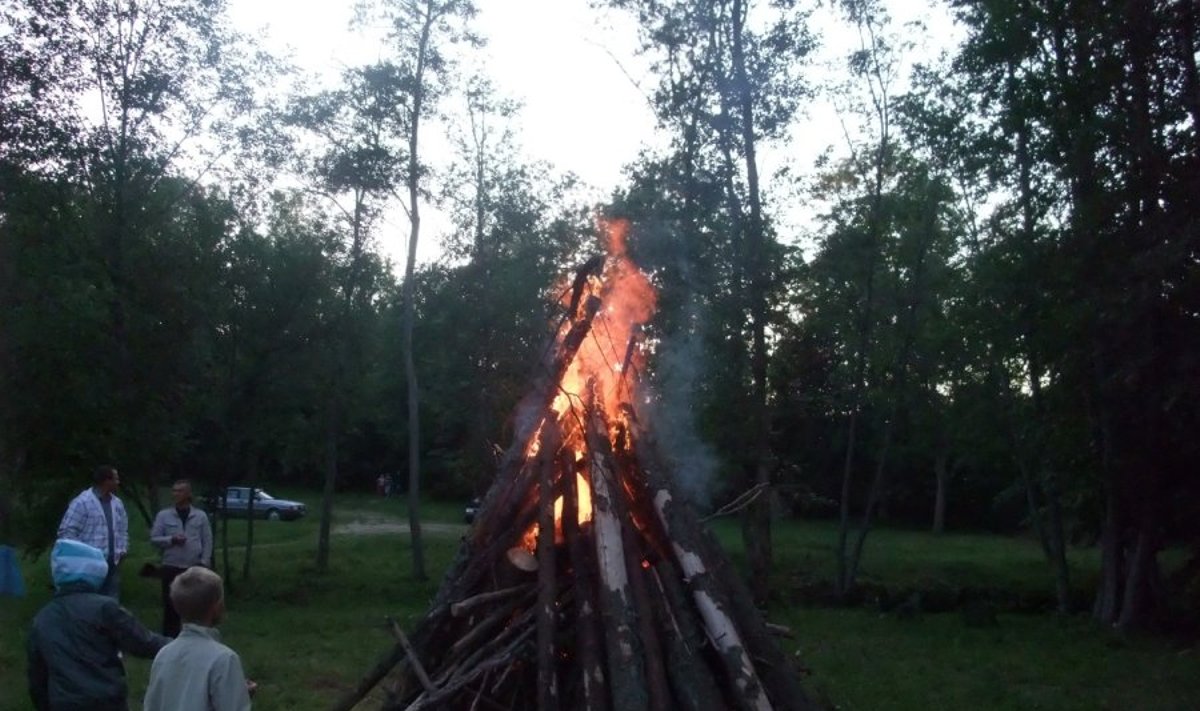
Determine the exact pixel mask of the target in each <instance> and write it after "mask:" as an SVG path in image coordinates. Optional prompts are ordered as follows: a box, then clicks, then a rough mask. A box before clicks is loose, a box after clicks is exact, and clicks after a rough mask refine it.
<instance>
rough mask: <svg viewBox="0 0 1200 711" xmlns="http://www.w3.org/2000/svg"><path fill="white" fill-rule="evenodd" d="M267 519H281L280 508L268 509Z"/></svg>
mask: <svg viewBox="0 0 1200 711" xmlns="http://www.w3.org/2000/svg"><path fill="white" fill-rule="evenodd" d="M267 520H268V521H278V520H279V510H278V509H271V510H270V511H268V512H267Z"/></svg>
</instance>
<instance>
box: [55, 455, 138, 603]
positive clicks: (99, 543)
mask: <svg viewBox="0 0 1200 711" xmlns="http://www.w3.org/2000/svg"><path fill="white" fill-rule="evenodd" d="M120 485H121V476H120V474H118V473H117V470H116V469H115V468H114V467H110V466H100V467H96V469H95V471H93V472H92V486H91V487H90V488H87V489H84V490H83V491H81V492H79V495H78V496H76V497H75V498H74V499H72V500H71V503H70V505H69V506H67V512H66V513H65V514H63V517H62V522H60V523H59V524H58V538H59V539H60V540H63V539H65V540H69V541H79V542H80V543H86V544H88V545H89V546H92V547H93V548H99V549H100V550H101V551H103V552H104V559H105V561H107V562H108V577H106V578H105V579H104V584H103V585H101V586H100V590H99V591H98V592H99V593H100V594H101V595H108V596H109V597H112V598H120V596H121V578H120V575H119V567H120V565H121V560H122V559H123V558H125V556H126V555H127V554H128V553H129V517H128V516H126V515H125V505H124V504H122V503H121V500H120V499H119V498H117V494H116V491H117V487H119V486H120Z"/></svg>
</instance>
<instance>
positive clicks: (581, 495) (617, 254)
mask: <svg viewBox="0 0 1200 711" xmlns="http://www.w3.org/2000/svg"><path fill="white" fill-rule="evenodd" d="M599 227H600V229H601V231H602V232H603V234H604V243H605V247H606V251H607V253H608V254H607V258H606V259H605V261H604V267H603V270H602V271H601V273H599V274H592V275H590V276H589V277H588V278H587V281H586V282H585V284H584V291H583V294H581V295H580V297H581V299H580V301H581V302H582V301H583V300H585V299H587V298H588V297H591V296H595V297H598V298H599V299H600V309H599V311H597V313H596V316H595V318H594V319H593V321H592V326H591V332H590V334H589V335H588V337H587V338H585V339H584V341H583V343H582V344H581V345H580V347H579V350H578V351H577V353H576V355H575V359H574V360H573V361H572V362H571V363H570V365H569V367H568V368H567V371H566V374H565V375H564V376H563V379H562V382H561V383H559V386H560V387H559V393H558V394H557V396H556V397H555V399H554V403H553V405H552V407H553V409H554V412H555V413H556V414H557V416H558V417H559V418H561V419H562V421H563V422H564V423H565V422H566V418H567V417H572V415H570V414H568V413H570V411H571V409H572V408H573V407H576V408H577V407H578V406H579V404H580V401H581V399H582V398H581V396H582V395H583V389H584V387H585V386H586V385H587V383H588V382H594V383H595V400H594V402H595V405H596V407H597V408H600V409H601V411H602V412H603V413H604V414H605V416H606V417H607V418H608V420H609V421H610V422H617V421H619V420H620V419H621V418H622V416H623V414H622V411H621V405H622V404H628V403H630V402H631V401H632V400H633V395H634V392H635V389H636V385H637V382H636V379H637V374H638V373H639V372H641V370H642V369H643V366H644V365H645V360H646V351H645V345H644V344H643V343H642V342H641V341H639V340H638V336H639V329H640V328H641V326H642V324H645V323H646V322H648V321H649V320H650V318H651V317H652V316H653V315H654V312H655V310H656V308H657V300H658V297H657V294H656V292H655V290H654V287H653V285H652V284H651V283H650V279H649V277H647V276H646V274H645V273H643V272H642V271H641V270H640V269H638V267H637V265H635V264H634V263H633V261H632V260H630V259H629V256H628V254H627V251H626V247H627V238H628V235H629V223H628V221H626V220H620V219H615V220H607V219H601V220H600V221H599ZM570 285H571V281H570V278H569V277H568V278H567V281H566V282H565V283H564V286H566V287H568V288H563V289H562V293H563V297H562V303H563V306H564V307H569V306H570V304H571V297H572V296H573V293H572V289H571V288H569V287H570ZM571 326H572V324H571V323H569V322H568V323H564V324H563V326H562V330H561V331H560V332H559V338H560V339H561V338H562V337H563V336H565V335H566V333H567V332H568V331H569V330H570V328H571ZM563 431H564V432H571V434H569V435H568V439H567V441H566V442H565V446H567V447H568V448H570V449H571V450H572V451H574V453H575V459H576V461H579V460H581V459H583V458H584V456H585V451H586V446H585V444H584V442H583V438H582V434H581V433H580V432H579V429H578V427H566V426H564V427H563ZM537 439H538V438H537V437H536V436H535V437H534V438H533V439H532V441H531V443H530V446H529V448H528V449H529V451H528V452H527V454H528V455H530V456H532V455H534V454H536V452H537V447H538V445H537ZM575 476H576V490H577V491H578V521H579V523H580V524H583V523H586V522H588V521H591V520H592V490H591V486H590V485H589V484H588V481H587V479H586V478H584V477H583V476H582V475H580V474H578V473H577V474H576V475H575ZM562 512H563V500H562V497H561V496H560V497H558V499H557V500H556V501H555V502H554V521H555V539H556V540H557V541H561V540H562ZM537 534H538V526H537V524H536V523H535V524H533V525H532V526H531V527H530V529H529V530H528V531H526V533H525V535H524V537H523V538H522V545H523V546H524V547H525V548H526V549H528V550H531V551H532V550H534V549H535V548H536V547H537Z"/></svg>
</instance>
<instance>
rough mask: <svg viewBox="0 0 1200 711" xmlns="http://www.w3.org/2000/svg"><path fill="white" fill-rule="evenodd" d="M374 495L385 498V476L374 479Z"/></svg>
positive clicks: (381, 475)
mask: <svg viewBox="0 0 1200 711" xmlns="http://www.w3.org/2000/svg"><path fill="white" fill-rule="evenodd" d="M375 494H376V495H378V496H387V475H386V474H380V475H379V477H378V478H376V479H375Z"/></svg>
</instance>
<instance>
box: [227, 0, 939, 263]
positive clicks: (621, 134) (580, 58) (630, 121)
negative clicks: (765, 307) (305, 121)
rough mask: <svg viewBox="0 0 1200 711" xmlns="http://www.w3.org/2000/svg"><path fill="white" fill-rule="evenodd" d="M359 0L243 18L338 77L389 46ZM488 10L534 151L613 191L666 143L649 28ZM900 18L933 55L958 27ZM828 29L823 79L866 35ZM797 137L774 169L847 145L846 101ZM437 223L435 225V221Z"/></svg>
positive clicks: (804, 124)
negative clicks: (656, 111) (364, 21)
mask: <svg viewBox="0 0 1200 711" xmlns="http://www.w3.org/2000/svg"><path fill="white" fill-rule="evenodd" d="M353 4H354V1H353V0H341V1H337V0H334V1H330V0H320V1H318V0H230V11H231V15H232V18H233V21H234V22H235V24H236V25H237V26H238V27H239V28H240V29H242V30H243V31H245V32H248V33H251V34H252V35H255V36H258V37H259V38H260V40H261V41H262V42H263V43H264V44H265V46H266V47H267V48H268V49H270V50H271V51H273V52H276V53H281V54H282V53H284V52H286V51H290V52H291V53H292V55H293V60H294V61H295V62H296V63H297V64H298V65H299V66H300V67H301V68H302V69H303V70H305V71H308V72H311V73H314V74H318V75H323V76H325V77H328V78H329V80H330V81H332V80H334V79H335V78H336V76H337V74H338V73H339V72H340V71H341V69H342V68H344V67H348V66H355V65H357V64H362V63H364V62H370V61H375V60H377V59H379V58H380V57H381V56H382V49H383V48H382V47H381V45H380V43H379V42H378V41H377V40H372V39H366V38H364V37H363V36H362V34H360V33H357V32H355V31H352V30H351V29H350V21H351V15H352V12H353ZM476 5H477V7H478V8H479V15H478V17H477V18H476V20H475V22H474V24H473V27H474V28H475V30H476V31H477V32H478V33H479V34H480V35H482V36H483V37H484V38H485V39H486V41H487V46H486V47H485V48H484V49H483V50H482V57H483V63H482V68H483V71H484V72H485V73H486V74H487V75H488V76H489V77H490V78H491V79H492V81H493V82H494V84H495V85H496V87H497V89H498V90H499V92H500V93H501V95H503V96H507V97H509V98H513V99H516V100H518V101H520V102H521V103H522V106H523V107H522V109H521V111H520V114H519V115H518V120H517V129H518V140H519V143H520V145H521V146H522V147H523V149H524V152H525V153H526V154H527V155H528V156H529V157H531V158H535V159H541V160H546V161H549V162H550V163H551V164H553V165H554V166H555V167H556V168H557V169H558V170H559V171H561V172H567V171H570V172H573V173H575V174H576V175H578V176H579V177H580V178H582V179H583V180H584V181H585V182H586V183H587V184H589V185H590V186H592V188H593V189H594V190H593V195H594V197H595V199H597V200H601V199H603V198H604V196H606V195H608V194H609V193H611V191H612V190H613V189H614V188H616V187H617V186H618V185H619V184H620V183H621V178H622V169H623V168H624V166H626V165H627V164H629V163H631V162H632V161H633V160H634V159H635V158H636V157H637V154H638V152H639V151H640V150H641V149H642V148H643V147H645V146H647V145H661V144H662V143H663V142H664V141H665V137H663V136H658V135H656V132H655V121H654V117H653V114H652V113H651V111H650V108H649V106H648V104H647V101H646V98H645V94H644V93H643V89H642V88H641V87H639V86H638V84H642V85H645V87H646V89H647V90H648V89H649V85H650V84H652V82H653V79H651V78H647V77H646V76H645V69H644V67H645V64H644V61H643V60H642V59H640V58H638V57H637V56H636V52H635V50H636V46H637V41H636V40H637V37H636V34H637V30H636V27H635V26H634V25H633V23H632V22H631V21H630V20H629V19H627V18H626V17H625V16H624V15H623V14H619V13H612V12H609V13H600V12H599V11H596V10H593V9H591V8H590V7H589V6H588V0H476ZM890 5H891V6H892V14H893V18H894V20H895V23H896V25H897V26H900V25H902V24H903V23H905V22H908V21H910V20H922V21H924V22H925V23H926V24H927V25H928V26H929V27H930V31H929V33H928V35H927V36H925V37H920V36H918V35H917V34H916V33H910V34H911V35H912V38H913V39H914V40H919V41H921V42H922V44H923V46H922V49H921V50H920V52H919V53H918V54H917V55H915V56H919V57H929V56H932V55H933V54H935V53H936V52H937V51H938V50H939V49H941V48H944V47H947V46H949V45H950V44H951V43H952V42H953V41H954V40H955V39H956V37H957V33H956V32H954V30H953V27H952V26H951V24H950V23H949V21H948V20H947V17H946V14H945V12H944V10H940V9H938V10H936V11H935V10H932V9H928V8H926V3H925V2H913V1H912V0H910V1H908V2H905V1H904V0H892V2H891V3H890ZM814 29H815V30H816V31H817V32H818V33H819V35H820V36H821V40H822V47H821V50H820V51H819V52H818V54H817V56H816V57H815V60H814V65H813V70H812V75H813V77H814V79H816V78H818V77H821V78H827V77H828V76H829V70H828V69H826V66H827V65H829V64H830V63H833V64H836V65H839V66H840V64H841V58H842V57H844V56H845V55H846V54H847V52H849V51H850V50H851V49H853V48H854V47H855V46H856V43H857V36H856V34H855V33H854V32H853V31H852V30H850V28H848V27H846V26H845V25H844V24H842V23H840V22H838V21H837V20H836V19H835V18H833V17H832V16H831V15H830V14H829V13H828V12H823V13H818V14H817V15H815V16H814ZM805 113H806V116H805V117H804V118H803V119H802V120H801V121H800V122H799V123H798V124H797V126H796V128H795V130H794V131H793V133H792V137H791V140H790V141H789V142H788V144H787V145H786V147H782V148H776V149H774V150H767V151H765V152H764V153H763V158H762V163H763V165H762V171H761V172H762V173H763V174H764V175H766V176H769V175H771V173H773V172H774V171H775V170H776V169H778V168H781V167H783V166H785V165H787V166H790V167H792V169H793V172H797V173H801V174H803V173H806V172H807V171H808V170H809V167H810V166H811V164H812V161H813V160H814V159H815V158H816V156H817V155H818V154H819V153H820V152H821V151H822V150H824V149H825V148H827V147H828V146H831V145H833V146H835V147H841V146H843V145H844V139H843V138H842V128H841V125H840V123H839V121H838V115H837V112H836V109H835V107H834V106H833V104H832V103H831V102H830V101H829V100H828V99H827V98H821V99H819V100H816V101H814V102H812V103H811V104H810V105H809V106H808V107H807V110H806V112H805ZM788 212H789V217H787V218H786V219H787V220H789V221H791V222H792V223H794V224H801V223H804V222H805V221H807V220H808V219H809V218H811V214H809V213H808V212H806V211H805V209H804V206H802V205H795V204H793V205H791V207H790V209H789V210H788ZM431 217H433V219H431V220H430V221H429V223H428V224H429V227H430V228H431V229H430V230H429V232H425V231H424V230H423V233H424V234H423V236H422V238H421V244H420V247H421V249H420V250H419V251H420V253H421V255H422V258H423V259H431V258H433V257H434V256H436V254H437V253H438V244H437V240H436V237H437V235H436V233H437V232H439V231H444V230H445V229H447V224H446V222H445V220H439V219H438V218H437V216H436V215H434V216H431ZM402 220H403V218H402V217H401V216H400V215H396V216H395V217H393V218H391V219H390V220H389V222H390V223H391V227H390V228H389V227H388V226H385V228H384V230H383V232H384V233H386V234H381V235H380V243H381V246H382V247H383V249H384V251H385V252H386V253H388V254H390V255H393V258H394V259H397V260H399V255H401V254H403V252H404V245H403V243H402V239H401V238H400V237H398V236H397V235H399V234H406V230H400V229H399V227H401V222H402ZM431 232H432V233H433V234H430V233H431Z"/></svg>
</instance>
